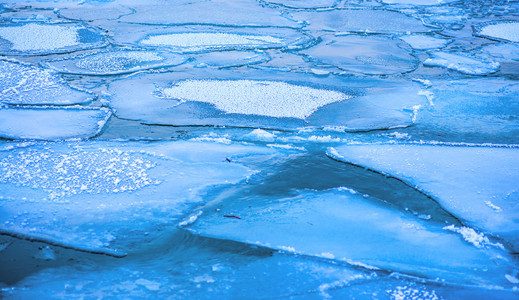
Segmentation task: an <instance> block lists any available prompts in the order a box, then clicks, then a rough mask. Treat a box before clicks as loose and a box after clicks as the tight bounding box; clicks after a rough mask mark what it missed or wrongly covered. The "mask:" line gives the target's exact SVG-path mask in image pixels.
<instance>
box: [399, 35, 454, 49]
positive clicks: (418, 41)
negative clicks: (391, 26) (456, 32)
mask: <svg viewBox="0 0 519 300" xmlns="http://www.w3.org/2000/svg"><path fill="white" fill-rule="evenodd" d="M400 39H401V40H403V41H404V42H406V43H408V44H409V45H410V46H411V47H413V49H418V50H425V49H439V48H443V47H445V45H447V43H448V42H449V41H448V40H446V39H439V38H435V37H432V36H427V35H417V34H415V35H406V36H402V37H400Z"/></svg>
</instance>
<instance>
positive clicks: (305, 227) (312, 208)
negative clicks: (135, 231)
mask: <svg viewBox="0 0 519 300" xmlns="http://www.w3.org/2000/svg"><path fill="white" fill-rule="evenodd" d="M233 200H234V199H227V200H223V201H222V202H219V203H215V204H214V206H211V207H208V208H207V209H206V210H204V213H203V214H202V215H201V216H200V217H199V218H198V220H197V221H196V222H195V223H194V224H193V225H190V226H189V227H188V230H190V231H191V232H193V233H196V234H200V235H202V236H207V237H212V238H220V239H225V240H233V241H239V242H244V243H250V244H253V245H261V246H266V247H270V248H274V249H278V250H282V251H286V252H288V253H295V254H303V255H308V256H312V257H319V258H322V259H329V260H335V261H339V262H346V263H349V264H352V265H356V266H360V267H363V268H366V269H371V270H373V269H375V270H376V269H383V270H385V271H389V272H391V271H396V272H399V273H406V274H413V275H418V276H421V277H426V278H431V279H435V278H440V279H446V280H448V281H450V282H460V283H472V284H492V285H502V284H503V285H505V284H507V280H506V278H505V277H504V275H505V274H506V272H507V271H509V270H510V268H509V267H507V266H506V265H507V263H506V259H505V258H504V257H506V256H507V255H506V254H505V253H504V252H503V251H500V250H499V249H492V248H476V247H474V246H473V245H471V244H469V243H466V242H465V241H464V240H463V239H462V238H461V237H460V236H458V235H456V234H453V233H451V232H449V231H447V230H444V229H442V228H441V227H437V226H435V225H433V224H431V223H428V222H427V221H423V220H419V219H415V218H414V217H413V216H410V215H409V214H406V213H403V212H400V211H397V210H395V209H392V208H390V207H387V206H380V204H379V203H377V202H375V201H370V199H368V198H367V197H364V196H362V195H360V194H353V193H352V192H350V191H348V190H341V189H334V190H328V191H324V192H313V191H307V192H301V193H300V194H299V195H297V196H295V197H291V198H283V199H276V200H270V201H265V200H259V201H254V199H251V200H248V201H233ZM216 208H217V209H216ZM225 216H237V217H239V219H238V218H234V217H232V218H231V217H225ZM498 254H499V255H501V256H502V257H503V259H501V260H500V261H499V262H498V264H499V266H498V265H496V263H495V261H493V259H495V257H496V255H498Z"/></svg>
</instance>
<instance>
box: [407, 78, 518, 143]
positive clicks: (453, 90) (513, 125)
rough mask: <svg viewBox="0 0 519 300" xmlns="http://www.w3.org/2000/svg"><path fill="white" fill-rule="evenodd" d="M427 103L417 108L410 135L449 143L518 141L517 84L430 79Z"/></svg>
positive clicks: (495, 80) (507, 81)
mask: <svg viewBox="0 0 519 300" xmlns="http://www.w3.org/2000/svg"><path fill="white" fill-rule="evenodd" d="M431 84H432V87H430V88H428V89H424V91H423V94H424V95H425V96H426V97H427V98H428V100H429V105H427V106H424V107H421V108H420V109H419V110H418V111H417V118H416V123H415V127H414V128H412V130H413V133H412V134H413V135H416V136H420V137H422V138H423V139H428V140H438V139H441V140H447V141H452V142H476V143H481V142H490V143H504V144H508V143H518V142H519V140H518V137H519V119H518V118H517V115H519V102H517V101H516V100H515V99H517V97H518V96H519V84H518V83H517V81H515V80H507V79H499V78H476V79H466V80H448V81H432V82H431Z"/></svg>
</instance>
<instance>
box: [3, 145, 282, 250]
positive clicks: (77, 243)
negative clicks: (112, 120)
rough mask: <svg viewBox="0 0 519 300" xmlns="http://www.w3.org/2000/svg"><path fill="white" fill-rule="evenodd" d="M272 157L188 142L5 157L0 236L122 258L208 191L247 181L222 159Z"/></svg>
mask: <svg viewBox="0 0 519 300" xmlns="http://www.w3.org/2000/svg"><path fill="white" fill-rule="evenodd" d="M273 152H274V151H273V150H269V149H264V148H258V147H247V146H241V145H220V144H211V143H189V142H169V143H139V142H126V143H123V144H122V143H116V142H91V143H56V144H36V145H34V146H30V147H25V148H18V149H13V150H6V151H2V152H0V170H1V171H0V190H1V191H2V192H1V194H0V195H1V198H2V206H1V207H0V211H1V213H0V231H2V232H4V233H8V234H11V235H21V236H24V237H28V238H34V239H39V240H44V241H49V242H51V243H55V244H59V245H64V246H68V247H72V248H75V249H81V250H85V251H93V252H100V253H108V254H113V255H121V254H122V253H125V252H128V251H132V249H133V250H135V249H134V248H135V244H136V243H137V244H140V243H142V242H146V241H150V240H152V239H153V238H154V237H155V236H157V235H158V234H159V233H160V231H162V230H164V229H167V228H170V229H171V228H172V227H174V226H175V224H176V223H177V220H178V218H179V217H182V216H183V215H184V214H185V213H186V212H188V211H189V209H191V208H192V207H193V206H195V205H197V204H200V203H201V202H202V201H203V200H202V199H201V197H200V194H201V193H202V192H203V191H207V190H206V189H207V188H209V187H211V186H215V185H224V184H232V183H237V182H239V181H241V180H243V179H245V178H246V177H247V176H249V175H250V174H251V172H252V170H250V169H248V168H246V167H244V166H242V165H240V164H237V163H229V162H227V161H226V158H230V159H232V160H233V161H234V160H239V159H240V158H245V157H247V156H251V155H264V154H272V153H273ZM132 245H134V246H132ZM137 248H138V247H137Z"/></svg>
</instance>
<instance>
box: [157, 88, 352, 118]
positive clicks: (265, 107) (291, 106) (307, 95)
mask: <svg viewBox="0 0 519 300" xmlns="http://www.w3.org/2000/svg"><path fill="white" fill-rule="evenodd" d="M163 94H164V96H166V97H167V98H174V99H179V100H181V101H199V102H206V103H211V104H214V105H215V106H216V108H218V109H220V110H223V111H225V112H227V113H237V114H246V115H261V116H268V117H277V118H282V117H287V118H299V119H305V118H307V117H308V116H310V115H311V114H312V113H313V112H314V111H316V110H317V109H318V108H319V107H321V106H324V105H327V104H330V103H334V102H339V101H343V100H346V99H349V98H351V96H350V95H347V94H344V93H341V92H337V91H330V90H323V89H315V88H311V87H307V86H300V85H293V84H289V83H285V82H278V81H253V80H186V81H181V82H178V83H176V84H175V85H173V86H172V87H171V88H166V89H164V90H163Z"/></svg>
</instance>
